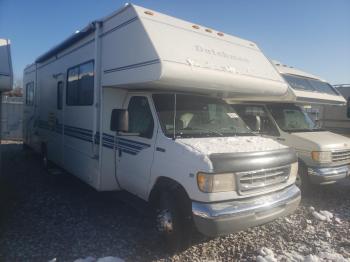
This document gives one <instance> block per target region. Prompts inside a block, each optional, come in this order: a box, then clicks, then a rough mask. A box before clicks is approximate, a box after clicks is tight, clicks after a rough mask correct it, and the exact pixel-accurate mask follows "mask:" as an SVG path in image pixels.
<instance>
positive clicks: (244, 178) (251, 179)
mask: <svg viewBox="0 0 350 262" xmlns="http://www.w3.org/2000/svg"><path fill="white" fill-rule="evenodd" d="M290 169H291V167H290V165H288V166H281V167H275V168H269V169H261V170H254V171H247V172H239V173H238V174H237V175H238V180H239V192H240V193H241V194H251V193H255V192H257V191H262V190H265V189H267V188H268V187H272V186H274V185H278V184H281V183H286V182H287V180H288V178H289V175H290Z"/></svg>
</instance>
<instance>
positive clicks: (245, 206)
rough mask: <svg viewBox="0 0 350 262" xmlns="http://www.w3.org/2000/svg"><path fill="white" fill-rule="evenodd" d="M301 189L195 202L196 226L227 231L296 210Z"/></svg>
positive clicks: (211, 233)
mask: <svg viewBox="0 0 350 262" xmlns="http://www.w3.org/2000/svg"><path fill="white" fill-rule="evenodd" d="M299 202H300V190H299V189H298V188H297V187H296V186H295V185H293V186H290V187H288V188H285V189H283V190H281V191H278V192H274V193H271V194H268V195H263V196H258V197H252V198H245V199H240V200H234V201H230V202H219V203H200V202H192V214H193V220H194V223H195V226H196V228H197V229H198V231H199V232H201V233H202V234H204V235H207V236H218V235H227V234H230V233H234V232H238V231H241V230H245V229H247V228H249V227H253V226H258V225H261V224H265V223H267V222H270V221H272V220H274V219H276V218H278V217H281V216H284V215H287V214H290V213H292V212H294V211H295V209H296V208H297V207H298V205H299Z"/></svg>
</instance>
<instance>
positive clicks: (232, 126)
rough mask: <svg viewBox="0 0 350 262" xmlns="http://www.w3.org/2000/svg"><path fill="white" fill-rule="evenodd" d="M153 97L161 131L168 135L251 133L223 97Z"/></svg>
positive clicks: (164, 95) (200, 135)
mask: <svg viewBox="0 0 350 262" xmlns="http://www.w3.org/2000/svg"><path fill="white" fill-rule="evenodd" d="M153 101H154V104H155V107H156V110H157V114H158V118H159V121H160V124H161V126H162V129H163V132H164V134H165V135H166V136H168V137H174V134H175V137H219V136H232V135H252V132H251V131H250V129H249V128H248V127H247V126H246V124H245V123H244V122H243V121H242V120H241V118H240V117H239V116H238V114H237V113H236V111H235V110H234V109H233V108H232V107H231V106H230V105H228V104H226V103H225V102H224V101H223V100H222V99H218V98H211V97H205V96H195V95H184V94H176V95H175V94H155V95H153ZM175 108H176V110H175ZM174 125H175V128H174Z"/></svg>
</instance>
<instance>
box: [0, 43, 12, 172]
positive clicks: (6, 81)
mask: <svg viewBox="0 0 350 262" xmlns="http://www.w3.org/2000/svg"><path fill="white" fill-rule="evenodd" d="M12 82H13V72H12V62H11V50H10V40H7V39H1V38H0V144H1V135H2V130H3V127H2V122H3V121H2V113H1V112H2V110H1V109H2V93H3V92H5V91H10V90H11V89H12ZM0 147H1V145H0ZM0 150H1V148H0ZM0 166H1V151H0Z"/></svg>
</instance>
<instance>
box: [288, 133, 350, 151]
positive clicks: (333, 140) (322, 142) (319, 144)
mask: <svg viewBox="0 0 350 262" xmlns="http://www.w3.org/2000/svg"><path fill="white" fill-rule="evenodd" d="M293 136H295V137H297V138H300V140H301V141H300V142H301V143H303V142H305V144H310V143H311V144H312V147H313V148H314V149H315V150H342V149H350V139H349V138H347V137H345V136H342V135H338V134H335V133H332V132H329V131H322V132H301V133H293Z"/></svg>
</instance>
